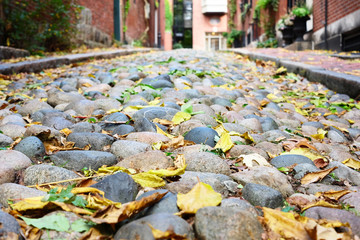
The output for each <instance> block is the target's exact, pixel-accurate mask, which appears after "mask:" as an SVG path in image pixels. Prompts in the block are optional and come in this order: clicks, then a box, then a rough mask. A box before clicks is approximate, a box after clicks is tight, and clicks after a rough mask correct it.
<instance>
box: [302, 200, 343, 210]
mask: <svg viewBox="0 0 360 240" xmlns="http://www.w3.org/2000/svg"><path fill="white" fill-rule="evenodd" d="M312 207H328V208H339V209H341V206H340V205H335V204H331V203H329V202H326V201H325V200H320V201H318V202H315V203H310V204H308V205H306V206H305V207H303V208H302V209H301V212H303V211H305V210H307V209H309V208H312Z"/></svg>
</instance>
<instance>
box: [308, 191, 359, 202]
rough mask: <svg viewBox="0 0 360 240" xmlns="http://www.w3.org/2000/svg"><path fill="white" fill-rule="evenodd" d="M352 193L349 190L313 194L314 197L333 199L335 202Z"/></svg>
mask: <svg viewBox="0 0 360 240" xmlns="http://www.w3.org/2000/svg"><path fill="white" fill-rule="evenodd" d="M351 192H352V191H350V190H340V191H334V190H330V191H327V192H317V193H315V196H316V197H321V196H325V197H328V198H331V199H335V200H336V201H337V200H339V199H340V198H341V197H342V196H344V195H346V194H348V193H351Z"/></svg>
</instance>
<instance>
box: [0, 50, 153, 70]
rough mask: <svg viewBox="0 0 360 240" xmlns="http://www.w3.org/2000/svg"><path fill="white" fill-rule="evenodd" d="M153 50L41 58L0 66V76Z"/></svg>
mask: <svg viewBox="0 0 360 240" xmlns="http://www.w3.org/2000/svg"><path fill="white" fill-rule="evenodd" d="M156 50H158V49H154V48H141V49H121V50H114V51H108V52H95V53H81V54H70V55H65V56H61V57H50V58H43V59H39V60H34V61H24V62H18V63H5V64H0V74H5V75H10V74H16V73H21V72H29V73H30V72H40V71H42V70H44V69H48V68H56V67H59V66H62V65H67V64H71V63H76V62H84V61H87V60H89V59H109V58H115V57H119V56H125V55H130V54H135V53H146V52H150V51H156Z"/></svg>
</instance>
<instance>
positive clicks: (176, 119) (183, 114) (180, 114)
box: [171, 112, 191, 125]
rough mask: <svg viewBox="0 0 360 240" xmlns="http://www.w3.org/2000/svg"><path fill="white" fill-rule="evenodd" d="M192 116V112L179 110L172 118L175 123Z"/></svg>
mask: <svg viewBox="0 0 360 240" xmlns="http://www.w3.org/2000/svg"><path fill="white" fill-rule="evenodd" d="M190 118H191V114H190V113H187V112H177V113H176V114H175V115H174V117H173V119H172V120H171V121H172V122H173V123H174V124H175V125H178V124H180V123H182V122H185V121H187V120H189V119H190Z"/></svg>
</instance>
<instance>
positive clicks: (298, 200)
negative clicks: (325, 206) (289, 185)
mask: <svg viewBox="0 0 360 240" xmlns="http://www.w3.org/2000/svg"><path fill="white" fill-rule="evenodd" d="M286 201H287V202H288V203H289V204H290V205H295V206H298V207H299V208H303V207H305V206H306V205H308V204H309V203H310V201H309V200H308V199H306V198H304V197H301V196H293V197H288V198H287V199H286Z"/></svg>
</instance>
